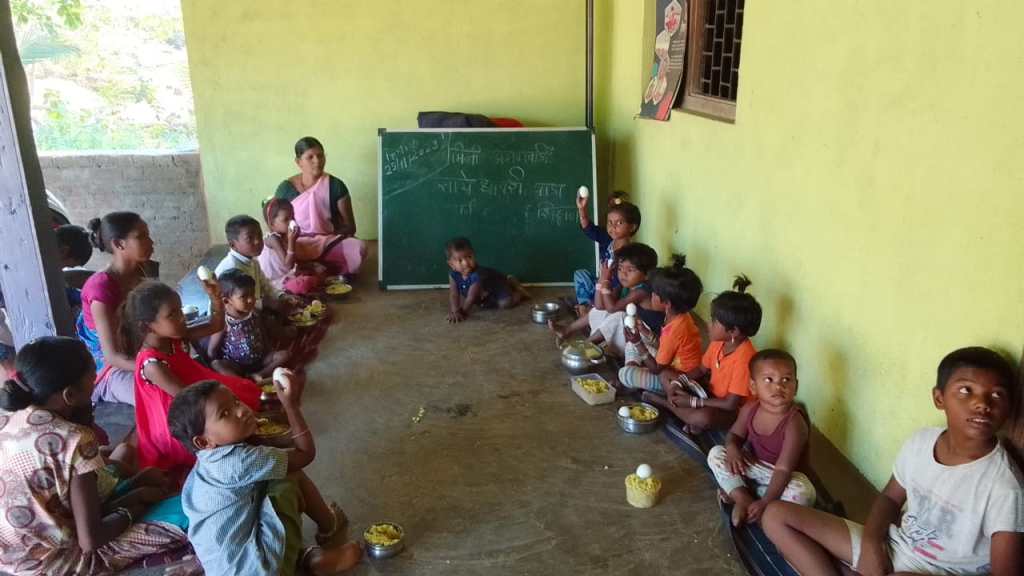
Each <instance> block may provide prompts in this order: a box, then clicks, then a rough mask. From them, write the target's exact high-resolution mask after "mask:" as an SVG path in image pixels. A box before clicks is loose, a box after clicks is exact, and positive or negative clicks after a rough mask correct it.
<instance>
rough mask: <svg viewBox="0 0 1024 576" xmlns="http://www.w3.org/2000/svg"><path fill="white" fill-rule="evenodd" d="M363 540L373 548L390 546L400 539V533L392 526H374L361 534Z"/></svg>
mask: <svg viewBox="0 0 1024 576" xmlns="http://www.w3.org/2000/svg"><path fill="white" fill-rule="evenodd" d="M363 538H365V539H366V542H367V543H368V544H373V545H374V546H391V545H392V544H395V543H396V542H398V541H399V540H401V539H402V532H401V531H400V530H399V529H398V528H397V527H395V525H394V524H374V525H373V526H370V527H369V528H367V529H366V532H363Z"/></svg>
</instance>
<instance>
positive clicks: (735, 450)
mask: <svg viewBox="0 0 1024 576" xmlns="http://www.w3.org/2000/svg"><path fill="white" fill-rule="evenodd" d="M797 384H798V382H797V379H796V360H795V359H794V358H793V357H792V356H791V355H790V354H789V353H788V352H784V351H782V350H772V349H767V350H761V351H760V352H758V353H757V354H755V355H754V357H753V358H752V359H751V360H750V388H751V390H752V391H753V392H754V393H755V395H756V396H757V402H748V403H747V404H745V405H744V406H743V407H742V408H740V413H739V415H738V416H737V417H736V422H735V423H734V424H733V425H732V428H731V429H730V430H729V436H728V438H727V439H726V441H725V446H715V447H714V448H712V449H711V452H710V453H709V454H708V466H710V467H711V471H712V472H713V473H714V474H715V479H716V480H718V485H719V486H720V487H721V488H722V492H723V493H724V497H725V498H727V499H729V500H731V501H732V503H733V509H732V524H733V526H740V525H742V524H743V523H744V522H757V521H758V520H760V519H761V513H762V512H764V509H765V508H766V507H767V506H768V503H769V502H771V501H773V500H785V501H787V502H794V503H796V504H801V505H804V506H811V505H813V504H814V498H815V491H814V485H813V484H811V481H810V480H808V479H807V476H805V475H803V474H802V473H800V472H798V471H797V469H798V468H799V467H800V465H801V463H802V461H803V459H804V453H805V452H806V450H807V438H808V434H809V428H808V425H807V421H806V416H805V415H804V413H803V412H802V411H801V410H800V407H799V406H797V405H796V402H795V398H796V390H797ZM752 488H753V490H752Z"/></svg>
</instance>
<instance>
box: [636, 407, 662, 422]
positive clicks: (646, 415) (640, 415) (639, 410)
mask: <svg viewBox="0 0 1024 576" xmlns="http://www.w3.org/2000/svg"><path fill="white" fill-rule="evenodd" d="M629 417H630V418H632V419H633V420H636V421H637V422H650V421H651V420H654V419H655V418H657V417H658V412H657V411H656V410H654V409H653V408H648V407H647V406H630V407H629Z"/></svg>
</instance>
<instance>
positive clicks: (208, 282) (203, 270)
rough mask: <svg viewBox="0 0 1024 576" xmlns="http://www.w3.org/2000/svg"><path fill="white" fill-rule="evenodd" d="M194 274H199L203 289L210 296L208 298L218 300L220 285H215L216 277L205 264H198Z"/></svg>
mask: <svg viewBox="0 0 1024 576" xmlns="http://www.w3.org/2000/svg"><path fill="white" fill-rule="evenodd" d="M196 276H199V281H200V282H201V283H202V285H203V290H204V291H205V292H206V295H207V296H209V297H210V300H211V301H213V302H218V301H219V300H220V287H219V286H218V285H217V277H216V276H214V275H213V272H211V271H210V269H209V268H207V267H206V266H200V267H199V268H197V269H196Z"/></svg>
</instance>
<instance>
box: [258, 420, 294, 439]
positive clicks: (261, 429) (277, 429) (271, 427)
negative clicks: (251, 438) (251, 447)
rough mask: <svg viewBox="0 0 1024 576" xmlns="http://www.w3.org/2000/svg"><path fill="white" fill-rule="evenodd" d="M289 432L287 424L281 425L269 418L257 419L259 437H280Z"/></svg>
mask: <svg viewBox="0 0 1024 576" xmlns="http://www.w3.org/2000/svg"><path fill="white" fill-rule="evenodd" d="M288 430H289V428H288V425H287V424H280V423H278V422H274V421H273V420H270V419H269V418H257V419H256V435H257V436H279V435H281V434H284V433H285V432H287V431H288Z"/></svg>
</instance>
